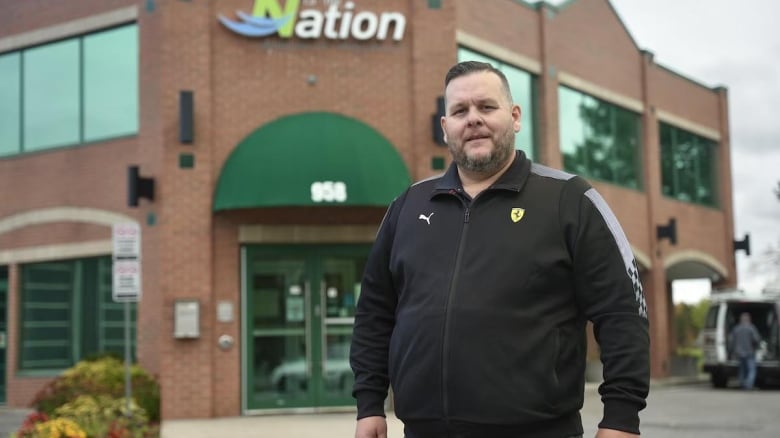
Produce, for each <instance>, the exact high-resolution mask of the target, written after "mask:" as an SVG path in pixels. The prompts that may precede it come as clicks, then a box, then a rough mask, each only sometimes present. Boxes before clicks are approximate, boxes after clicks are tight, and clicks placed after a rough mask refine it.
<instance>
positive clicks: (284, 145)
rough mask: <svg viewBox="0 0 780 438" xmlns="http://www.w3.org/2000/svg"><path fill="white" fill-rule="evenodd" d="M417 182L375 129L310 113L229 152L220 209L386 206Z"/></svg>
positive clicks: (217, 202)
mask: <svg viewBox="0 0 780 438" xmlns="http://www.w3.org/2000/svg"><path fill="white" fill-rule="evenodd" d="M410 182H411V178H410V177H409V172H408V170H407V169H406V165H405V164H404V162H403V160H402V159H401V157H400V156H399V155H398V152H396V149H395V148H394V147H393V145H392V144H391V143H390V142H389V141H388V140H387V139H386V138H384V137H383V136H382V135H381V134H380V133H379V132H377V131H376V130H374V129H373V128H371V127H370V126H368V125H366V124H364V123H362V122H360V121H358V120H355V119H352V118H349V117H345V116H342V115H339V114H333V113H325V112H308V113H301V114H294V115H290V116H285V117H282V118H280V119H277V120H274V121H272V122H270V123H268V124H266V125H264V126H262V127H260V128H258V129H257V130H255V131H254V132H252V133H251V134H250V135H249V136H248V137H246V138H245V139H244V140H243V141H241V143H239V144H238V146H236V148H235V149H234V150H233V152H232V153H231V154H230V156H229V157H228V159H227V161H226V162H225V165H224V166H223V167H222V172H221V173H220V175H219V181H218V182H217V188H216V192H215V194H214V211H220V210H232V209H239V208H261V207H289V206H333V205H336V206H338V205H349V206H387V205H389V204H390V202H391V201H392V200H393V199H394V198H395V197H396V196H398V195H399V194H400V193H401V192H402V191H403V190H405V189H406V188H407V187H408V186H409V184H410Z"/></svg>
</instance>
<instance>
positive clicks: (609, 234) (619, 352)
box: [563, 177, 650, 434]
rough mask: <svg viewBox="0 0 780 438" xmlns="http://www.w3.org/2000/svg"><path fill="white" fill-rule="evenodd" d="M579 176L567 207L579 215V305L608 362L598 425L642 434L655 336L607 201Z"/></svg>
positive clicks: (574, 236) (575, 222) (572, 238)
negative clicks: (651, 332)
mask: <svg viewBox="0 0 780 438" xmlns="http://www.w3.org/2000/svg"><path fill="white" fill-rule="evenodd" d="M574 180H577V181H572V182H571V183H570V184H569V187H568V190H569V196H568V201H567V202H571V203H570V204H569V207H568V208H566V207H564V208H566V209H569V211H570V212H571V213H570V214H572V215H575V214H576V217H571V218H569V219H570V221H569V222H568V224H569V226H568V228H567V233H566V234H567V241H568V242H569V243H568V244H569V249H570V251H571V254H572V260H573V270H574V281H575V291H576V296H577V303H578V305H579V306H580V309H581V311H582V312H584V314H585V315H586V317H587V318H588V320H590V321H591V322H592V323H593V330H594V335H595V337H596V341H597V342H598V344H599V348H600V354H601V362H602V363H603V365H604V381H603V383H602V384H601V386H600V387H599V393H600V394H601V400H602V402H603V404H604V416H603V419H602V420H601V422H600V423H599V427H600V428H606V429H616V430H622V431H626V432H631V433H635V434H638V433H639V411H640V410H642V409H643V408H644V407H645V406H646V398H647V394H648V391H649V381H650V351H649V350H650V335H649V327H648V317H647V305H646V303H645V298H644V293H643V291H642V284H641V283H640V279H639V270H638V268H637V265H636V261H635V260H634V256H633V253H632V251H631V247H630V245H629V243H628V240H627V239H626V236H625V234H624V233H623V230H622V228H621V227H620V224H619V223H618V221H617V218H616V217H615V215H614V214H613V213H612V211H611V210H610V208H609V207H608V206H607V204H606V202H605V201H604V199H603V198H602V197H601V195H599V193H598V192H597V191H596V190H595V189H593V188H591V187H590V186H589V185H587V183H585V182H584V180H582V179H581V178H579V177H576V178H574ZM565 198H566V197H564V199H563V200H564V201H566V199H565ZM572 206H578V208H575V209H571V207H572Z"/></svg>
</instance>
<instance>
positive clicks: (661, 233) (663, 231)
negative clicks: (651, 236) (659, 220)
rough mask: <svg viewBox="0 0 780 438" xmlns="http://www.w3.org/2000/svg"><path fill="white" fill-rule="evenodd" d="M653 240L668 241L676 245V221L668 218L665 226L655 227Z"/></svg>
mask: <svg viewBox="0 0 780 438" xmlns="http://www.w3.org/2000/svg"><path fill="white" fill-rule="evenodd" d="M655 238H656V239H658V240H661V239H669V242H670V243H671V244H672V245H677V219H675V218H669V223H668V224H667V225H656V226H655Z"/></svg>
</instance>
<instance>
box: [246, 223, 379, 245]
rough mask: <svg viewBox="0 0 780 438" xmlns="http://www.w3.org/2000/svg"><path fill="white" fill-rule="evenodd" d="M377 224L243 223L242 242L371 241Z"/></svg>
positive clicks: (374, 236)
mask: <svg viewBox="0 0 780 438" xmlns="http://www.w3.org/2000/svg"><path fill="white" fill-rule="evenodd" d="M376 233H377V226H376V225H350V226H347V225H241V226H239V227H238V241H239V242H240V243H242V244H243V243H371V242H373V241H374V239H375V238H376Z"/></svg>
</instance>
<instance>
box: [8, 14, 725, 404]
mask: <svg viewBox="0 0 780 438" xmlns="http://www.w3.org/2000/svg"><path fill="white" fill-rule="evenodd" d="M237 11H239V12H240V13H239V12H237ZM465 59H484V60H489V61H490V62H493V63H494V64H495V65H496V66H498V67H499V68H501V69H502V71H504V72H505V73H506V75H507V76H508V78H509V80H510V82H511V87H512V91H513V94H514V97H515V99H516V101H517V102H518V103H520V104H521V106H522V107H523V122H522V123H523V128H522V132H521V134H520V135H519V136H518V139H517V147H518V148H521V149H523V150H524V151H525V152H526V153H527V154H528V155H529V156H530V157H531V158H532V159H533V160H535V161H538V162H541V163H543V164H546V165H549V166H552V167H556V168H561V169H564V170H567V171H570V172H573V173H579V174H582V175H583V176H585V177H587V178H589V179H590V180H591V181H592V183H593V184H594V185H595V186H596V187H597V188H598V190H599V191H600V192H601V193H602V195H603V196H604V197H605V198H606V200H607V201H608V202H609V204H610V205H611V207H612V208H613V210H614V212H615V214H616V215H617V216H618V218H619V219H620V221H621V223H622V225H623V227H624V229H625V231H626V234H627V236H628V238H629V241H630V242H631V244H632V248H633V250H634V254H635V256H636V259H637V262H638V263H639V266H640V270H641V278H642V281H643V284H644V290H645V294H646V296H647V301H648V306H649V311H650V317H651V336H652V373H653V375H654V376H656V377H660V376H665V375H667V374H668V373H669V367H670V359H671V357H672V352H673V349H674V348H673V347H674V346H673V345H672V336H671V334H672V325H671V324H672V318H671V315H672V310H673V309H672V304H671V286H670V285H671V281H673V280H675V279H680V278H702V277H704V278H709V279H711V280H712V281H713V283H715V284H718V285H724V286H728V285H732V286H733V285H735V284H736V268H735V261H734V253H733V243H734V242H733V211H732V191H731V174H730V151H729V130H728V97H727V93H726V90H725V89H723V88H714V89H713V88H709V87H706V86H704V85H701V84H699V83H697V82H695V81H694V80H691V79H689V78H685V77H683V76H681V75H679V74H677V73H675V72H673V71H671V70H669V69H668V68H666V67H664V66H660V65H658V64H656V63H655V62H654V60H653V55H652V53H649V52H647V51H643V50H640V48H639V47H638V46H637V45H636V43H635V41H634V40H633V39H632V37H631V35H630V33H629V32H628V30H627V29H626V28H625V26H624V25H623V23H622V22H621V21H620V19H619V17H618V16H617V14H616V13H615V11H614V9H613V8H612V6H611V5H610V4H609V2H608V1H607V0H574V1H571V2H567V3H565V4H563V5H561V6H558V7H555V6H551V5H547V4H530V3H526V2H524V1H522V0H487V1H480V2H476V1H470V0H419V1H417V0H415V1H401V0H381V1H380V0H352V1H341V2H331V1H327V0H287V1H277V0H256V1H253V0H220V1H207V0H72V1H68V2H44V1H24V2H20V1H15V0H0V306H5V307H4V309H5V311H3V312H0V331H2V332H5V340H6V342H5V343H4V344H3V346H4V348H3V349H0V353H2V356H1V357H0V366H3V367H4V369H3V370H2V373H0V379H1V380H0V383H2V385H3V386H2V391H0V397H3V398H5V401H6V403H7V404H8V405H10V406H24V405H26V404H28V403H29V402H30V400H31V398H32V397H33V396H34V394H35V392H36V391H37V390H39V389H40V388H41V387H42V385H43V384H44V383H45V382H46V381H48V380H49V379H50V378H52V376H55V375H56V374H57V373H58V372H60V371H61V370H63V369H65V368H67V367H68V366H70V365H71V364H73V363H74V362H75V361H78V360H79V359H81V358H83V357H85V356H88V355H90V354H93V353H96V352H100V351H105V350H117V351H122V347H123V345H124V341H123V339H124V338H123V336H122V333H123V331H122V330H123V327H124V324H123V313H122V306H123V305H122V304H117V303H114V302H113V300H112V276H111V273H112V258H111V256H112V248H113V246H112V226H113V225H115V224H120V223H126V222H134V223H136V224H138V226H139V227H140V230H141V235H142V239H141V254H142V256H141V263H140V265H141V270H142V276H141V278H142V290H143V292H142V299H141V301H140V302H139V303H138V304H137V305H135V304H134V305H133V309H132V311H133V314H132V315H133V347H134V354H135V355H136V357H137V358H138V360H139V361H140V362H141V364H142V365H144V366H145V367H146V368H147V369H149V370H151V371H152V372H154V373H156V374H158V375H159V378H160V382H161V385H162V396H163V404H162V409H163V412H162V415H163V418H166V419H170V418H181V417H212V416H234V415H241V414H249V413H258V412H278V411H280V410H281V411H286V410H290V409H293V408H302V409H307V410H308V409H314V410H323V409H328V408H334V407H343V406H351V405H352V399H351V398H350V396H349V392H350V387H351V372H350V371H349V369H348V364H347V362H346V357H347V353H348V352H347V346H348V344H349V339H350V333H351V324H352V319H351V318H352V315H353V312H354V305H355V301H356V300H357V298H358V295H359V281H360V273H361V270H362V266H363V263H364V261H365V257H366V255H367V252H368V249H369V247H370V244H371V241H372V239H373V236H374V233H375V231H376V229H377V227H378V225H379V222H380V221H381V219H382V216H383V214H384V209H385V207H386V206H387V205H388V203H389V202H390V201H391V200H392V199H393V197H394V196H395V195H396V194H398V193H399V192H400V191H402V190H403V189H404V188H405V187H406V186H407V185H408V184H409V183H410V182H412V181H415V180H420V179H423V178H425V177H428V176H431V175H434V174H437V173H440V172H442V170H443V169H444V168H445V166H446V165H448V163H449V157H448V153H447V149H446V147H443V146H442V145H441V144H439V143H438V142H437V138H436V137H437V135H438V132H437V128H435V126H437V125H438V123H437V122H436V120H438V118H437V117H436V116H435V114H436V113H437V111H439V108H438V104H439V100H438V99H439V97H440V96H441V95H442V94H443V86H442V85H443V75H444V73H445V72H446V71H447V69H448V68H449V67H450V66H451V65H452V64H453V63H455V62H456V61H458V60H465ZM432 118H433V120H434V122H432ZM131 169H135V171H137V172H136V173H134V171H133V170H131ZM150 185H153V188H154V190H153V195H152V194H151V193H148V192H149V191H148V190H146V188H147V187H148V186H150ZM130 195H135V196H132V197H133V198H134V199H132V200H131V199H129V198H130V197H131V196H130ZM129 201H137V204H138V205H137V206H130V204H131V202H129ZM659 227H660V228H659ZM670 231H674V233H670ZM672 235H673V236H672ZM664 236H666V237H664ZM136 307H137V308H136ZM591 357H592V358H595V357H597V353H596V352H595V351H593V352H591Z"/></svg>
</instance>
